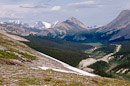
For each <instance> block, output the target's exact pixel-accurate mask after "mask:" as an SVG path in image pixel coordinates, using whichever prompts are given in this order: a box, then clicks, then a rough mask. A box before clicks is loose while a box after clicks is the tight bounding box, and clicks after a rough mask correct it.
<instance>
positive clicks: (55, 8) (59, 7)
mask: <svg viewBox="0 0 130 86" xmlns="http://www.w3.org/2000/svg"><path fill="white" fill-rule="evenodd" d="M60 9H61V6H54V7H52V8H51V10H52V11H58V10H60Z"/></svg>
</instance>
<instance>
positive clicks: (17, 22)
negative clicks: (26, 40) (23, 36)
mask: <svg viewBox="0 0 130 86" xmlns="http://www.w3.org/2000/svg"><path fill="white" fill-rule="evenodd" d="M8 22H9V23H14V24H23V23H22V21H20V20H9V21H8Z"/></svg>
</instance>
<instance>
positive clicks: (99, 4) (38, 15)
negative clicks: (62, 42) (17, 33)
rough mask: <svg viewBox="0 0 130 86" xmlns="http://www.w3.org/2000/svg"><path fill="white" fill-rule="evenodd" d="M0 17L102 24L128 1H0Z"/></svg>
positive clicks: (116, 13)
mask: <svg viewBox="0 0 130 86" xmlns="http://www.w3.org/2000/svg"><path fill="white" fill-rule="evenodd" d="M0 8H1V10H0V14H1V15H0V19H1V20H4V21H7V20H16V19H19V20H22V21H24V22H26V23H31V24H32V23H34V22H36V21H39V20H40V21H41V20H44V21H47V22H54V21H57V20H58V21H64V20H66V19H68V18H70V17H76V18H77V19H79V20H80V21H82V22H83V23H84V24H85V25H87V26H94V25H98V26H99V25H105V24H107V23H109V22H110V21H111V20H113V19H114V18H115V17H116V16H117V15H118V14H119V13H120V12H121V11H122V10H125V9H129V8H130V0H13V1H12V0H0Z"/></svg>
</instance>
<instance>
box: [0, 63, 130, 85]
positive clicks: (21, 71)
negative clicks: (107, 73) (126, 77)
mask: <svg viewBox="0 0 130 86" xmlns="http://www.w3.org/2000/svg"><path fill="white" fill-rule="evenodd" d="M0 70H1V72H0V86H5V85H6V86H130V82H127V81H122V80H117V79H110V78H102V77H87V76H81V75H76V74H67V73H61V72H56V71H52V70H39V69H30V68H26V67H19V66H6V65H0Z"/></svg>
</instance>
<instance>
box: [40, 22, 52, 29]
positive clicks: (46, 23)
mask: <svg viewBox="0 0 130 86" xmlns="http://www.w3.org/2000/svg"><path fill="white" fill-rule="evenodd" d="M42 23H43V25H45V28H51V24H50V23H48V22H44V21H42Z"/></svg>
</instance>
